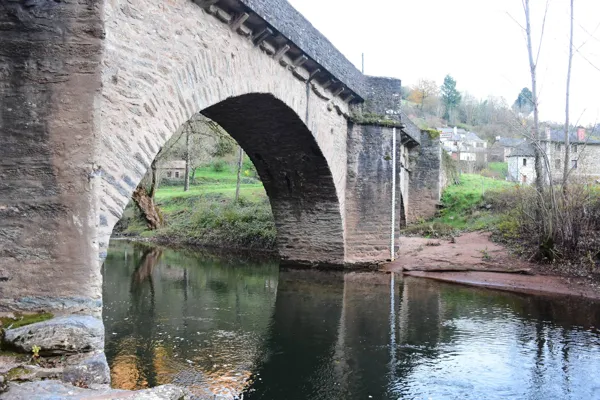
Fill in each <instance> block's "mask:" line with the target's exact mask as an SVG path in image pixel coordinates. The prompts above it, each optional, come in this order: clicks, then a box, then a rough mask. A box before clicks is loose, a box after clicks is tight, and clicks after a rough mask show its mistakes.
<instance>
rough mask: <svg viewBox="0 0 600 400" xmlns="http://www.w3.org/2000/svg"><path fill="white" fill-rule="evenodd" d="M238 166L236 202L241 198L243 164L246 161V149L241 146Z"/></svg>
mask: <svg viewBox="0 0 600 400" xmlns="http://www.w3.org/2000/svg"><path fill="white" fill-rule="evenodd" d="M238 147H239V156H238V166H237V182H236V185H235V203H237V202H238V201H239V199H240V175H241V172H242V164H243V163H244V150H242V146H239V145H238Z"/></svg>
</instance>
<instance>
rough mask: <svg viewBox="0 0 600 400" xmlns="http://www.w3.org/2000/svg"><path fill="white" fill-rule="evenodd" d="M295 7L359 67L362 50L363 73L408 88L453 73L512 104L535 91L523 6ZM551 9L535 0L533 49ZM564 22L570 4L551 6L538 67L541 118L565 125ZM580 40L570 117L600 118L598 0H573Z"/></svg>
mask: <svg viewBox="0 0 600 400" xmlns="http://www.w3.org/2000/svg"><path fill="white" fill-rule="evenodd" d="M289 2H290V3H291V4H292V5H293V6H294V7H295V8H296V9H297V10H299V11H300V12H301V13H302V14H304V16H305V17H306V18H308V20H309V21H310V22H311V23H312V24H313V25H314V26H315V27H316V28H317V29H319V30H320V31H321V32H322V33H323V34H324V35H325V36H327V38H328V39H329V40H330V41H331V42H332V43H333V44H334V45H335V46H336V47H337V48H338V49H339V50H340V51H341V52H342V53H343V54H344V55H345V56H346V57H347V58H348V59H349V60H350V61H352V62H353V63H354V64H355V65H356V66H357V67H358V68H359V69H360V64H361V53H362V52H364V53H365V73H366V74H369V75H380V76H390V77H396V78H400V79H402V81H403V85H408V86H410V85H412V84H414V83H416V82H417V81H418V79H419V78H426V79H433V80H435V81H436V82H437V83H438V84H441V83H442V81H443V79H444V76H445V75H446V74H451V75H452V76H453V77H454V78H455V79H456V81H457V87H458V89H459V90H460V91H466V92H469V93H471V94H472V95H474V96H476V97H478V98H485V97H487V96H488V95H495V96H502V97H504V98H505V99H506V100H507V102H508V103H509V104H511V105H512V103H513V102H514V100H515V99H516V97H517V95H518V93H519V91H520V90H521V88H523V87H525V86H527V87H531V79H530V75H529V65H528V59H527V47H526V42H525V36H524V33H523V31H522V29H521V28H520V27H519V25H518V24H517V22H515V20H517V21H518V22H519V23H521V24H522V25H523V26H524V13H523V7H522V3H521V0H410V1H409V0H370V1H367V2H365V1H358V0H289ZM545 3H546V2H545V0H531V5H532V13H533V15H532V29H533V31H534V34H535V38H536V40H535V43H536V44H535V47H536V48H537V47H538V46H537V42H538V41H539V36H540V35H539V32H540V28H541V22H542V17H543V12H544V5H545ZM568 16H569V1H568V0H550V9H549V14H548V18H547V22H546V32H545V35H544V42H543V44H542V49H541V56H540V60H539V65H538V74H539V78H538V81H539V84H538V86H539V95H540V112H541V117H542V119H543V120H552V121H564V116H565V111H564V109H565V87H566V70H567V61H568V60H567V55H568V49H569V44H568V43H569V39H568V38H569V19H568V18H569V17H568ZM513 18H514V19H515V20H513ZM574 44H575V47H577V48H579V51H578V52H576V53H575V56H574V59H573V75H572V86H571V98H572V101H571V120H572V121H577V120H580V121H581V122H582V123H584V124H588V123H595V122H596V121H597V122H600V0H575V40H574ZM584 57H585V59H584ZM586 59H587V61H586ZM591 64H593V65H591Z"/></svg>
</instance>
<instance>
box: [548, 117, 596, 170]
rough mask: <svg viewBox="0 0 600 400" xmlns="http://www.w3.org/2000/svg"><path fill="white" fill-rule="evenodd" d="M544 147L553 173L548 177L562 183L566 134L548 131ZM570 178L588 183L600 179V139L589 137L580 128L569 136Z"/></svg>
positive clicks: (558, 131) (560, 131)
mask: <svg viewBox="0 0 600 400" xmlns="http://www.w3.org/2000/svg"><path fill="white" fill-rule="evenodd" d="M542 145H543V146H544V149H545V151H546V154H547V155H548V162H549V164H550V168H551V171H550V173H549V174H548V175H549V176H548V177H546V178H547V179H550V178H551V179H552V180H553V181H561V180H562V176H563V174H564V160H565V148H566V147H565V133H564V131H562V130H550V129H546V130H545V134H544V139H543V140H542ZM569 148H570V154H569V170H570V172H569V176H570V177H573V178H580V179H584V180H587V181H597V180H598V179H600V138H598V137H595V136H592V135H588V134H587V132H586V130H585V128H582V127H579V128H577V130H576V131H574V132H571V133H570V134H569Z"/></svg>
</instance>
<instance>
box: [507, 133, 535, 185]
mask: <svg viewBox="0 0 600 400" xmlns="http://www.w3.org/2000/svg"><path fill="white" fill-rule="evenodd" d="M506 160H507V163H508V177H507V179H508V180H509V181H512V182H519V183H521V184H522V185H528V184H531V183H532V182H534V181H535V177H536V174H535V152H534V150H533V145H532V144H531V143H529V142H522V143H521V144H520V145H518V146H517V147H514V148H513V149H512V150H511V152H510V154H509V155H508V156H507V157H506Z"/></svg>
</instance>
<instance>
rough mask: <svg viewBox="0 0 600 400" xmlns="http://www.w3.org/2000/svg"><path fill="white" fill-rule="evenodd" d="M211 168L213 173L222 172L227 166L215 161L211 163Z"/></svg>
mask: <svg viewBox="0 0 600 400" xmlns="http://www.w3.org/2000/svg"><path fill="white" fill-rule="evenodd" d="M211 167H212V170H213V171H215V172H223V171H225V170H226V169H227V167H228V165H227V163H226V162H225V161H223V160H216V161H213V162H212V164H211Z"/></svg>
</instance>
